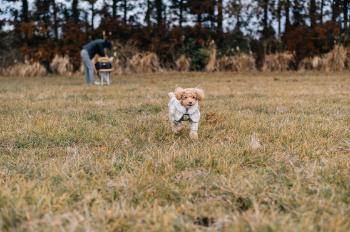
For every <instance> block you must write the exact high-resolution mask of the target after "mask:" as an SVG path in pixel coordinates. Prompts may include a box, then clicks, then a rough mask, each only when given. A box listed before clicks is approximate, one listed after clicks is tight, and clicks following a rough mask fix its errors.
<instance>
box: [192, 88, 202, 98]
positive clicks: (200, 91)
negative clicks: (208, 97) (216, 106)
mask: <svg viewBox="0 0 350 232" xmlns="http://www.w3.org/2000/svg"><path fill="white" fill-rule="evenodd" d="M194 90H195V92H196V95H197V99H198V101H202V100H203V99H204V91H203V89H197V88H196V89H194Z"/></svg>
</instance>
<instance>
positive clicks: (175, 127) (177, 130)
mask: <svg viewBox="0 0 350 232" xmlns="http://www.w3.org/2000/svg"><path fill="white" fill-rule="evenodd" d="M182 128H183V125H182V124H179V125H172V126H171V130H172V131H173V132H174V133H175V134H177V133H179V132H180V131H181V130H182Z"/></svg>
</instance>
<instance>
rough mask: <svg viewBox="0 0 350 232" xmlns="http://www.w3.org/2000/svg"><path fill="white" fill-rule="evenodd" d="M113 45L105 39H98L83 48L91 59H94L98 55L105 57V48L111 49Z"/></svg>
mask: <svg viewBox="0 0 350 232" xmlns="http://www.w3.org/2000/svg"><path fill="white" fill-rule="evenodd" d="M111 47H112V44H111V42H109V41H108V40H105V39H96V40H94V41H91V42H89V43H87V44H85V45H84V46H83V49H85V50H86V51H87V52H88V53H89V56H90V58H91V59H92V58H93V57H94V56H95V55H96V54H98V55H99V56H105V55H106V54H105V51H104V49H105V48H111Z"/></svg>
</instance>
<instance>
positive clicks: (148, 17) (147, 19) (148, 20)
mask: <svg viewBox="0 0 350 232" xmlns="http://www.w3.org/2000/svg"><path fill="white" fill-rule="evenodd" d="M150 1H151V0H147V6H146V7H147V10H146V15H145V21H146V23H147V27H150V26H151V13H152V6H151V2H150Z"/></svg>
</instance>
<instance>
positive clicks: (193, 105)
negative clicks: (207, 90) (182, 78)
mask: <svg viewBox="0 0 350 232" xmlns="http://www.w3.org/2000/svg"><path fill="white" fill-rule="evenodd" d="M168 95H169V97H170V100H169V104H168V106H169V119H170V123H171V128H172V131H173V132H174V133H178V132H179V131H181V130H182V128H183V121H187V120H188V121H189V122H190V125H191V132H190V137H191V138H192V139H198V126H199V120H200V112H199V106H198V102H199V101H201V100H203V99H204V91H203V90H202V89H198V88H187V89H184V88H180V87H178V88H176V89H175V91H174V92H170V93H169V94H168Z"/></svg>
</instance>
